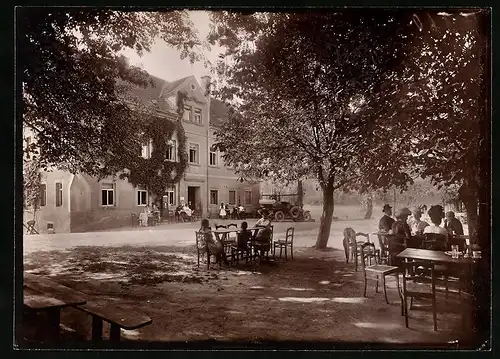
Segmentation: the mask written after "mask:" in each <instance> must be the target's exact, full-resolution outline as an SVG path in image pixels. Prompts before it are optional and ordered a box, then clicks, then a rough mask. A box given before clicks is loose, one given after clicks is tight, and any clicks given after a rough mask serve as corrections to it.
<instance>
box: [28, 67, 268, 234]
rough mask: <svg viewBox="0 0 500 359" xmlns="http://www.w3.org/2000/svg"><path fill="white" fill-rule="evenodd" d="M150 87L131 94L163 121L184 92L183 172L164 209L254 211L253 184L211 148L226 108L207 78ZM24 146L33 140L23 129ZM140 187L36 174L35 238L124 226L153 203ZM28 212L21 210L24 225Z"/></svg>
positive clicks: (112, 180) (208, 213) (157, 82)
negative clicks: (210, 89) (186, 205)
mask: <svg viewBox="0 0 500 359" xmlns="http://www.w3.org/2000/svg"><path fill="white" fill-rule="evenodd" d="M153 80H154V86H149V87H148V88H146V89H142V88H140V89H135V90H134V91H135V92H136V93H135V94H136V95H137V96H138V97H139V98H140V99H141V100H142V101H145V102H149V103H151V104H153V105H154V106H156V107H157V111H158V113H159V114H161V115H162V117H163V118H164V120H165V121H169V120H171V119H172V118H175V114H176V110H177V109H176V98H177V93H178V92H179V91H183V92H186V93H187V95H188V100H187V101H185V106H184V115H183V126H184V130H185V133H186V137H187V141H186V147H187V148H186V152H187V155H188V167H187V169H186V172H185V174H184V177H183V179H182V180H181V181H180V182H179V183H177V184H176V185H175V186H174V187H172V188H170V189H168V190H167V191H166V192H165V194H164V195H163V203H164V208H165V207H166V206H167V204H168V208H170V209H173V208H174V207H176V206H177V205H178V204H180V203H181V202H182V201H184V202H186V203H188V202H191V204H192V205H193V206H194V207H195V209H196V211H197V212H198V213H199V214H201V215H202V216H214V215H217V214H218V211H219V206H220V204H221V203H222V202H223V203H228V204H229V206H230V207H233V206H235V205H238V204H239V203H241V204H242V205H243V206H245V208H246V210H247V211H252V210H254V209H256V207H257V206H258V201H259V197H260V190H259V185H258V184H255V183H248V182H240V181H239V180H238V176H236V175H235V173H234V171H233V170H232V169H231V168H229V167H228V166H226V165H225V164H224V161H223V158H222V154H221V153H220V152H219V151H217V150H215V149H214V148H213V144H214V143H215V131H216V130H217V128H218V125H219V124H220V120H221V119H223V118H225V117H226V116H227V113H228V110H227V107H226V106H225V105H224V104H223V103H222V102H221V101H219V100H216V99H213V98H211V97H210V95H209V94H207V91H206V89H207V88H208V86H209V82H210V78H209V77H204V78H202V84H201V85H200V84H199V83H198V82H197V81H196V79H195V77H194V76H190V77H186V78H183V79H180V80H177V81H175V82H167V81H164V80H162V79H159V78H153ZM24 140H25V143H29V142H31V141H33V140H35V139H33V138H32V134H31V133H30V132H29V130H27V129H26V130H25V133H24ZM177 143H178V141H177V139H176V138H175V136H174V138H172V142H171V150H170V152H169V153H168V156H170V158H169V159H170V160H173V161H175V160H177V159H176V156H177V147H176V145H177ZM151 146H152V145H151V143H145V144H144V145H143V148H142V156H144V157H146V158H147V157H149V156H150V154H151V151H152V148H151ZM158 200H159V198H154V197H153V196H152V195H151V193H149V192H148V191H147V190H146V189H145V188H143V187H140V186H139V187H134V186H133V185H132V184H130V183H129V182H128V181H127V180H121V179H119V178H118V176H115V177H108V178H105V179H103V180H100V181H98V180H97V179H95V178H93V177H91V176H88V175H86V174H71V173H68V172H64V171H59V170H56V169H54V170H52V171H48V172H42V185H41V186H40V206H39V208H38V209H37V211H36V212H35V221H36V228H37V229H38V231H39V232H40V233H44V232H47V231H48V228H51V227H53V229H54V231H55V232H56V233H60V232H84V231H92V230H99V229H106V228H116V227H121V226H126V225H130V223H131V214H132V213H140V212H141V211H142V210H143V209H144V207H145V206H146V205H148V204H151V203H154V202H156V203H158ZM32 216H33V212H32V211H30V210H29V209H28V210H27V211H25V218H24V220H25V222H26V221H28V220H30V219H32Z"/></svg>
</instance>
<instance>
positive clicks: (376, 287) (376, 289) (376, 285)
mask: <svg viewBox="0 0 500 359" xmlns="http://www.w3.org/2000/svg"><path fill="white" fill-rule="evenodd" d="M378 279H379V277H378V276H377V284H375V293H378Z"/></svg>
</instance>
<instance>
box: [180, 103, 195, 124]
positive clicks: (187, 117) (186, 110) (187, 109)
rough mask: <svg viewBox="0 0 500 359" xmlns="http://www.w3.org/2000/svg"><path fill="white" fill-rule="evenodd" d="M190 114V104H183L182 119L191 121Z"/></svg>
mask: <svg viewBox="0 0 500 359" xmlns="http://www.w3.org/2000/svg"><path fill="white" fill-rule="evenodd" d="M192 116H193V115H192V112H191V106H184V114H183V115H182V119H183V120H185V121H192V120H193V118H192Z"/></svg>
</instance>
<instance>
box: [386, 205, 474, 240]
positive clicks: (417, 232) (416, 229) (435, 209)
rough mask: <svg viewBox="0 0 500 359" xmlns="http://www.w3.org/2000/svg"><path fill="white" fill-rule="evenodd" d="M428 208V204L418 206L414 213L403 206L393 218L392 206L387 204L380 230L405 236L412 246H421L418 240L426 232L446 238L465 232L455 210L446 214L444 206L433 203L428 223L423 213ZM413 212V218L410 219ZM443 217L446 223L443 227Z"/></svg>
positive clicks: (428, 212)
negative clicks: (423, 218)
mask: <svg viewBox="0 0 500 359" xmlns="http://www.w3.org/2000/svg"><path fill="white" fill-rule="evenodd" d="M426 209H427V207H426V206H418V207H416V208H415V209H414V210H413V213H412V212H411V211H410V210H409V209H408V208H407V207H403V208H400V209H399V210H398V211H397V212H396V213H395V218H396V219H393V218H392V217H391V216H392V207H391V206H390V205H388V204H386V205H384V207H383V210H382V211H383V212H384V215H383V216H382V218H381V219H380V221H379V230H380V232H383V233H388V234H393V235H395V236H396V237H399V238H404V239H406V240H407V241H410V243H412V246H419V243H416V242H419V241H421V240H422V237H425V236H426V234H437V235H441V236H444V237H445V238H447V237H449V236H454V235H455V236H457V235H463V234H464V230H463V226H462V223H461V222H460V221H459V220H458V219H457V218H455V213H454V212H453V211H449V212H447V213H446V215H445V213H444V208H443V206H441V205H433V206H431V207H430V208H429V210H428V211H427V214H428V216H429V218H430V222H431V223H427V222H426V221H423V220H422V214H423V212H424V211H425V210H426ZM412 214H413V218H411V219H409V216H410V215H412ZM443 219H444V225H443V226H442V227H441V223H442V221H443ZM413 242H415V243H413Z"/></svg>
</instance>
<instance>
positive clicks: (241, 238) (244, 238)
mask: <svg viewBox="0 0 500 359" xmlns="http://www.w3.org/2000/svg"><path fill="white" fill-rule="evenodd" d="M251 239H252V232H251V231H249V230H248V223H247V222H245V221H243V222H241V231H240V232H239V233H238V241H237V246H238V249H247V243H248V241H250V240H251Z"/></svg>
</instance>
